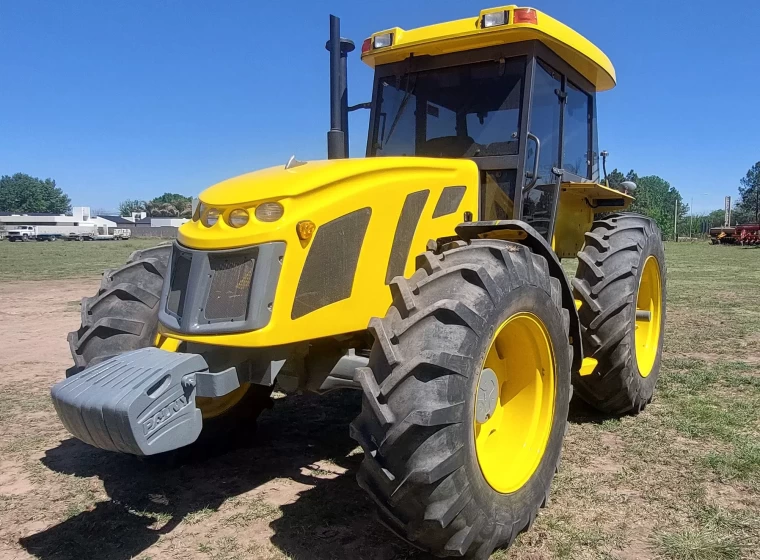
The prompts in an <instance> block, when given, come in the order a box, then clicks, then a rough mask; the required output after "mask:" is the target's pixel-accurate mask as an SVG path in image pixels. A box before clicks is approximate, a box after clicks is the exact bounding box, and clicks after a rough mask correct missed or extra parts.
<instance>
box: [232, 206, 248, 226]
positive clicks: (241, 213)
mask: <svg viewBox="0 0 760 560" xmlns="http://www.w3.org/2000/svg"><path fill="white" fill-rule="evenodd" d="M227 221H228V222H229V224H230V225H231V226H232V227H235V228H238V227H243V226H244V225H245V224H247V223H248V212H246V211H245V210H243V209H242V208H236V209H235V210H233V211H232V212H230V216H229V218H227Z"/></svg>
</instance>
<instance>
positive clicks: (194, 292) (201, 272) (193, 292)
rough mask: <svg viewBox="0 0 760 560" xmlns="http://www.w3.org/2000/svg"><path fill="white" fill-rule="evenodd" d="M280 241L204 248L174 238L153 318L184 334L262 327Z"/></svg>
mask: <svg viewBox="0 0 760 560" xmlns="http://www.w3.org/2000/svg"><path fill="white" fill-rule="evenodd" d="M284 254H285V243H284V242H282V241H273V242H270V243H262V244H260V245H253V246H250V247H242V248H240V249H222V250H220V251H203V250H197V249H190V248H187V247H183V246H182V245H180V244H179V243H178V242H175V243H174V249H173V250H172V257H171V261H170V262H169V265H170V269H169V274H168V276H167V282H166V283H165V284H164V289H163V292H162V293H161V309H159V312H158V319H159V321H160V322H161V324H162V325H164V326H165V327H168V328H169V329H170V330H172V331H175V332H179V333H183V334H193V335H195V334H221V333H233V332H248V331H254V330H256V329H260V328H262V327H265V326H266V325H267V324H268V323H269V320H270V319H271V317H272V308H273V305H274V295H275V290H276V288H277V281H278V279H279V276H280V270H281V268H282V259H283V255H284Z"/></svg>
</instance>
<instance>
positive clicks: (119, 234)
mask: <svg viewBox="0 0 760 560" xmlns="http://www.w3.org/2000/svg"><path fill="white" fill-rule="evenodd" d="M113 236H114V239H121V240H127V239H129V238H130V237H132V230H131V229H129V228H124V229H115V230H113Z"/></svg>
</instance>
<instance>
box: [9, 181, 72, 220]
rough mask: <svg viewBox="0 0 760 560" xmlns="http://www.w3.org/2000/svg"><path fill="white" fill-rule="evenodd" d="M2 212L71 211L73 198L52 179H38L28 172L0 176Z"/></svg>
mask: <svg viewBox="0 0 760 560" xmlns="http://www.w3.org/2000/svg"><path fill="white" fill-rule="evenodd" d="M0 212H18V213H24V214H26V213H29V212H49V213H51V214H66V213H68V212H71V199H70V198H69V197H68V196H66V194H65V193H64V192H63V191H62V190H61V189H60V188H58V187H56V186H55V181H54V180H52V179H45V180H44V181H43V180H42V179H38V178H37V177H32V176H31V175H27V174H26V173H16V174H15V175H13V176H11V175H3V176H2V178H0Z"/></svg>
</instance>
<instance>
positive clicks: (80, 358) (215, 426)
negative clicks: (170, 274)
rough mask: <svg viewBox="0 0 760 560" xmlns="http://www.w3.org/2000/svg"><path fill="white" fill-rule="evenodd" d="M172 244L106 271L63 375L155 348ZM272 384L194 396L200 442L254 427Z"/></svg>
mask: <svg viewBox="0 0 760 560" xmlns="http://www.w3.org/2000/svg"><path fill="white" fill-rule="evenodd" d="M171 250H172V245H171V244H163V245H158V246H157V247H151V248H150V249H142V250H139V251H135V252H134V253H132V255H131V256H130V257H129V259H128V260H127V264H125V265H124V266H122V267H121V268H117V269H114V270H106V271H105V272H104V273H103V280H102V281H101V284H100V289H99V290H98V294H97V295H96V296H94V297H86V298H84V299H82V325H81V326H80V327H79V329H78V330H76V331H73V332H71V333H69V336H68V340H69V347H70V349H71V356H72V358H73V359H74V367H73V368H71V369H69V370H68V371H67V372H66V374H67V376H71V375H74V374H76V373H79V372H80V371H82V370H83V369H85V368H87V367H89V366H92V365H95V364H97V363H99V362H102V361H103V360H107V359H108V358H111V357H113V356H116V355H118V354H122V353H124V352H130V351H132V350H139V349H140V348H147V347H150V346H153V345H154V343H155V340H156V334H157V329H158V310H159V301H160V299H161V290H162V288H163V283H164V277H165V275H166V271H167V268H168V265H169V258H170V256H171ZM271 393H272V388H271V387H264V386H261V385H253V384H244V385H243V386H242V387H240V388H239V389H237V390H235V391H233V392H232V393H230V394H228V395H225V396H223V397H218V398H213V399H212V398H203V397H198V399H197V401H196V402H197V404H198V407H199V408H200V409H201V413H202V414H203V431H202V432H201V436H200V438H199V443H201V444H202V445H203V446H209V445H217V444H219V445H222V446H227V445H229V443H230V440H232V439H243V438H246V437H247V436H248V435H250V434H252V433H254V431H255V423H254V422H255V420H256V418H257V417H258V416H259V414H261V412H262V411H263V410H264V409H267V408H271V407H272V399H271V398H270V395H271Z"/></svg>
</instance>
